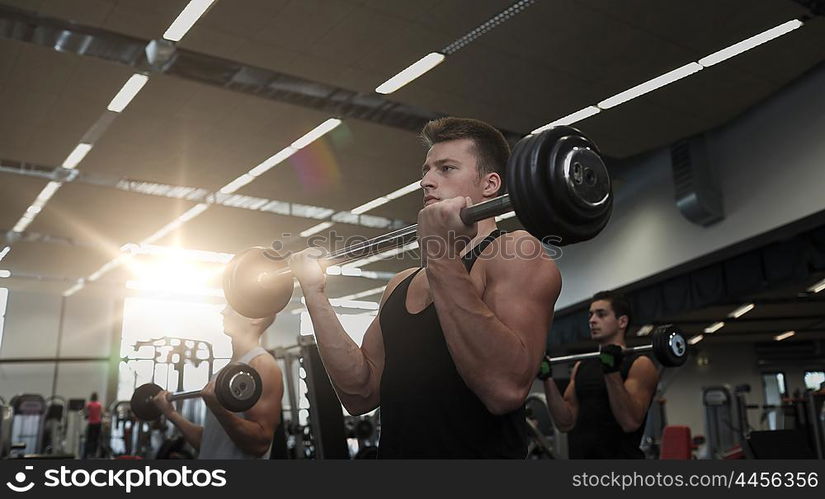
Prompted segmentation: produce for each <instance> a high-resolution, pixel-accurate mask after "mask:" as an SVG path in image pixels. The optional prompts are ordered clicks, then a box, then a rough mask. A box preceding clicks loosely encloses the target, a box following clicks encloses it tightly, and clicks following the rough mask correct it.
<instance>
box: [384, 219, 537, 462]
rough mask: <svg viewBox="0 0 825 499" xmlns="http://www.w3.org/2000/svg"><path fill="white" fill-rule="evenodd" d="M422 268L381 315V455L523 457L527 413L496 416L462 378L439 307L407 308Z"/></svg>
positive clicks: (470, 256)
mask: <svg viewBox="0 0 825 499" xmlns="http://www.w3.org/2000/svg"><path fill="white" fill-rule="evenodd" d="M500 234H501V232H500V231H498V230H496V231H493V232H492V233H491V234H490V235H489V236H487V237H486V238H485V239H484V240H482V241H481V242H480V243H479V244H478V245H477V246H476V247H475V248H473V250H472V251H469V252H468V253H467V254H466V255H465V256H464V257H463V261H464V265H465V267H466V268H467V271H468V272H469V271H470V269H471V268H472V266H473V263H475V260H476V259H477V258H478V255H479V254H481V252H482V251H483V250H484V248H485V247H487V245H488V244H490V243H491V242H492V241H493V240H494V239H495V238H496V237H498V236H499V235H500ZM420 271H421V269H419V270H417V271H416V272H413V274H412V275H410V276H408V277H407V278H406V279H404V280H403V281H402V282H401V283H400V284H398V286H397V287H396V288H395V289H394V290H393V292H392V293H391V294H390V296H389V297H388V298H387V301H386V302H385V303H384V307H383V308H382V310H381V315H380V318H379V320H380V321H381V322H380V323H381V331H382V333H383V338H384V353H385V364H384V373H383V375H382V376H381V441H380V442H379V447H378V457H380V458H516V459H523V458H524V457H525V456H526V455H527V436H526V435H527V428H526V422H525V415H524V409H523V408H521V409H519V410H517V411H514V412H511V413H508V414H504V415H501V416H496V415H493V414H492V413H490V412H489V411H488V410H487V408H486V407H485V406H484V404H483V403H482V402H481V400H479V398H478V397H477V396H476V395H475V393H473V392H472V390H470V389H469V388H468V387H467V385H466V384H465V383H464V380H463V379H462V378H461V376H460V375H459V374H458V371H457V370H456V366H455V363H454V362H453V359H452V357H451V356H450V352H449V350H448V349H447V343H446V340H445V339H444V332H443V331H442V329H441V324H440V323H439V322H438V314H437V312H436V308H435V305H434V304H432V303H431V304H430V305H429V306H427V308H425V309H424V310H423V311H421V312H420V313H418V314H410V313H409V312H408V311H407V306H406V301H407V289H408V288H409V286H410V282H411V281H412V279H413V277H415V275H416V274H418V272H420ZM478 333H479V334H484V332H483V331H479V332H478Z"/></svg>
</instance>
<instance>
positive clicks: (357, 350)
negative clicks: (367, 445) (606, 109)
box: [228, 118, 611, 459]
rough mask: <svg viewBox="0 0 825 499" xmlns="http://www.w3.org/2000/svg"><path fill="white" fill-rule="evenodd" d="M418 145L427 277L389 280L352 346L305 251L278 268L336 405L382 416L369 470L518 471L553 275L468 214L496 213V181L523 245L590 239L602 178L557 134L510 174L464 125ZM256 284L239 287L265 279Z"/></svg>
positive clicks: (590, 150)
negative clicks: (501, 465)
mask: <svg viewBox="0 0 825 499" xmlns="http://www.w3.org/2000/svg"><path fill="white" fill-rule="evenodd" d="M422 138H423V139H424V140H425V141H426V143H427V145H429V151H428V152H427V156H426V159H425V161H424V165H423V167H422V170H421V174H422V179H421V187H422V189H423V201H424V208H423V209H422V210H421V211H420V212H419V215H418V226H417V227H416V230H415V231H416V232H417V235H418V238H419V244H420V248H421V252H422V256H423V257H424V258H422V259H425V260H426V267H425V268H411V269H407V270H405V271H402V272H400V273H399V274H397V275H396V276H395V277H394V278H393V279H391V280H390V282H389V283H388V285H387V287H386V290H385V291H384V295H383V297H382V299H381V302H380V309H379V314H378V317H377V318H376V319H375V320H374V321H373V323H372V324H371V325H370V326H369V328H368V329H367V332H366V334H365V336H364V340H363V343H362V345H361V346H360V347H359V346H358V345H357V344H356V343H354V342H353V341H352V340H351V339H350V337H349V336H348V335H347V334H346V332H345V331H344V330H343V328H342V326H341V324H340V322H339V321H338V319H337V317H336V315H335V313H334V311H333V309H332V307H331V305H330V303H329V300H328V299H327V297H326V295H325V292H324V289H325V283H326V278H325V274H324V272H323V269H322V266H321V265H319V262H318V261H317V257H318V256H319V255H320V254H319V252H318V250H313V249H309V250H305V251H303V252H301V253H298V254H296V255H293V256H292V257H291V259H290V260H289V265H290V267H291V269H292V273H293V274H294V275H295V277H297V278H298V280H299V282H300V284H301V287H302V289H303V292H304V297H305V299H306V304H307V308H308V310H309V314H310V316H311V318H312V322H313V326H314V329H315V335H316V339H317V342H318V345H319V348H320V352H321V357H322V359H323V361H324V366H325V368H326V370H327V372H328V373H329V375H330V379H331V380H332V383H333V385H334V386H335V389H336V391H337V393H338V396H339V398H340V399H341V402H342V403H343V404H344V406H345V407H346V408H347V410H348V411H349V412H350V413H352V414H362V413H365V412H368V411H370V410H372V409H374V408H376V407H378V406H379V405H380V407H381V425H382V434H381V442H380V446H379V457H383V458H401V457H404V458H424V457H434V458H435V457H440V458H445V457H462V458H519V459H521V458H524V457H525V455H526V452H527V438H526V427H525V417H524V410H523V404H524V400H525V397H526V396H527V393H528V391H529V389H530V386H531V384H532V380H533V378H534V366H536V365H538V362H539V359H540V358H541V356H542V354H543V351H544V349H545V344H546V334H547V331H548V329H549V326H550V323H551V321H552V316H553V307H554V304H555V302H556V299H557V298H558V296H559V292H560V289H561V276H560V274H559V271H558V269H557V268H556V265H555V263H554V262H553V261H552V259H551V258H550V257H549V256H548V255H547V254H546V252H545V250H544V248H543V247H542V244H541V242H540V241H539V240H538V239H537V238H536V237H534V236H533V235H531V234H530V233H528V232H526V231H523V230H518V231H514V232H510V233H504V232H501V231H499V230H498V229H497V228H496V222H495V220H494V218H493V216H494V215H496V214H499V213H501V212H502V211H498V212H496V211H483V210H480V209H479V210H478V211H477V212H474V209H473V207H471V205H478V204H480V203H481V204H482V205H483V206H491V205H494V204H496V203H497V202H498V201H491V200H493V199H495V200H499V199H500V198H496V196H498V195H499V194H501V192H502V191H503V190H504V180H505V178H506V179H507V180H508V182H509V183H510V185H509V186H508V187H509V189H510V197H511V199H512V204H513V206H514V207H515V208H516V213H517V215H518V216H519V219H520V220H521V221H522V223H523V224H524V226H525V227H527V228H528V229H529V230H530V232H531V233H533V234H536V235H540V236H544V235H548V236H549V235H554V234H555V235H559V236H561V238H562V244H564V243H572V242H576V241H580V240H584V239H589V238H591V237H593V236H594V235H595V234H596V233H598V231H599V230H601V228H602V227H604V225H605V224H606V222H607V217H608V216H609V213H610V202H611V194H610V186H609V179H607V174H606V169H605V168H604V164H603V163H602V162H601V159H600V158H599V156H598V152H597V150H596V149H595V146H593V145H592V144H591V143H590V142H589V141H587V140H586V139H585V138H583V137H582V136H581V135H580V134H579V133H578V132H576V131H575V130H572V129H569V128H564V129H559V130H556V131H554V132H551V133H549V134H543V135H541V136H538V137H531V138H529V139H526V140H523V141H522V142H521V143H520V144H519V146H517V148H516V150H515V152H514V154H513V159H510V160H509V161H508V156H509V146H508V145H507V142H506V141H505V140H504V137H503V136H502V135H501V134H500V133H499V132H498V131H497V130H495V129H494V128H492V127H491V126H489V125H487V124H485V123H482V122H479V121H476V120H468V119H457V118H444V119H440V120H436V121H433V122H430V123H429V124H427V126H426V127H425V128H424V130H423V132H422ZM505 165H507V168H508V169H510V170H508V171H505ZM548 165H552V166H550V167H548ZM531 170H532V173H531ZM536 196H538V197H536ZM484 202H486V203H484ZM462 210H463V211H462ZM485 210H486V208H485ZM503 211H507V210H503ZM473 212H474V214H473V215H472V216H471V217H467V216H465V215H467V214H468V213H473ZM479 212H480V213H479ZM467 222H469V223H467ZM554 242H559V241H558V240H555V241H554ZM235 271H237V269H235ZM240 274H241V273H240V272H238V274H237V275H240ZM255 275H256V276H257V277H256V279H251V280H250V281H251V282H258V283H260V282H261V281H262V280H266V277H265V276H262V275H261V274H255ZM231 284H232V283H230V287H229V289H230V293H229V295H231V294H233V293H232V286H231ZM236 284H237V283H236ZM290 288H291V285H290ZM237 291H238V288H237V287H236V288H235V292H236V293H237ZM229 295H228V296H229ZM236 299H238V300H240V297H239V296H238V297H236ZM273 301H276V300H273ZM277 301H278V302H279V303H280V301H281V300H277Z"/></svg>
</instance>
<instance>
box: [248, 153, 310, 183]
mask: <svg viewBox="0 0 825 499" xmlns="http://www.w3.org/2000/svg"><path fill="white" fill-rule="evenodd" d="M296 152H298V149H295V148H294V147H285V148H283V149H281V150H280V151H278V152H277V153H275V154H274V155H272V156H270V157H269V158H267V159H265V160H264V161H263V162H262V163H261V164H259V165H258V166H256V167H255V168H253V169H251V170H249V174H250V175H252V176H253V177H258V176H261V175H263V174H264V173H266V172H268V171H269V170H270V168H272V167H273V166H275V165H277V164H278V163H281V162H283V161H284V160H286V159H287V158H289V157H290V156H292V155H293V154H295V153H296Z"/></svg>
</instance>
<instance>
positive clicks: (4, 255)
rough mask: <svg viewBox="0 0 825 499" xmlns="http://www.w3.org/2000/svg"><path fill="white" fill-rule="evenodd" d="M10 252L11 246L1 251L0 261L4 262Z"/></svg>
mask: <svg viewBox="0 0 825 499" xmlns="http://www.w3.org/2000/svg"><path fill="white" fill-rule="evenodd" d="M9 251H11V246H6V247H5V248H3V249H2V250H0V260H2V259H3V258H5V257H6V255H8V254H9Z"/></svg>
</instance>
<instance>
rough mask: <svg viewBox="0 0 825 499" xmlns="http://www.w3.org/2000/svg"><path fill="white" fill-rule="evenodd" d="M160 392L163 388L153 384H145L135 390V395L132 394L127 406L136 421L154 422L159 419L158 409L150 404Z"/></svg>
mask: <svg viewBox="0 0 825 499" xmlns="http://www.w3.org/2000/svg"><path fill="white" fill-rule="evenodd" d="M162 391H163V388H161V387H160V386H158V385H156V384H154V383H146V384H145V385H140V386H139V387H137V388H136V389H135V393H133V394H132V398H131V400H130V401H129V406H130V407H131V408H132V412H133V413H134V414H135V416H136V417H137V418H138V419H141V420H143V421H154V420H156V419H158V418H159V417H160V414H161V412H160V409H158V408H157V406H155V404H154V403H152V398H154V397H155V395H157V394H158V393H160V392H162Z"/></svg>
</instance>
